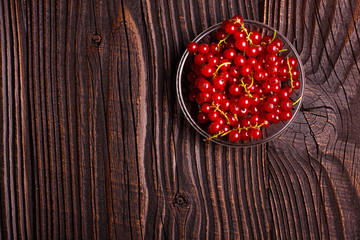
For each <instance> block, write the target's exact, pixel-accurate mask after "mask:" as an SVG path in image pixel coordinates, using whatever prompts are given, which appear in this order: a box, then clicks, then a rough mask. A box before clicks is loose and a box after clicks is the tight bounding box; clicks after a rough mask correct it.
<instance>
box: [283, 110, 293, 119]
mask: <svg viewBox="0 0 360 240" xmlns="http://www.w3.org/2000/svg"><path fill="white" fill-rule="evenodd" d="M291 118H292V112H290V111H284V112H281V114H280V119H281V120H282V121H288V120H290V119H291Z"/></svg>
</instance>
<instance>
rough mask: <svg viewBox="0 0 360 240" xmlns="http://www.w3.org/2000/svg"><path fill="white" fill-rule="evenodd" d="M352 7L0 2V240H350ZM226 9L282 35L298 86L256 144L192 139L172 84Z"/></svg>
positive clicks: (358, 190) (357, 231) (353, 223)
mask: <svg viewBox="0 0 360 240" xmlns="http://www.w3.org/2000/svg"><path fill="white" fill-rule="evenodd" d="M359 6H360V4H359V2H358V1H353V0H345V1H332V0H300V1H290V0H283V1H280V0H264V1H261V0H259V1H258V0H243V1H235V0H221V1H215V0H210V1H205V0H198V1H185V0H180V1H173V0H156V1H150V0H133V1H130V0H112V1H111V0H93V1H85V0H78V1H56V0H40V1H27V0H15V1H11V0H5V1H2V2H1V3H0V56H1V57H0V71H1V74H0V79H1V81H0V89H1V93H0V113H1V114H0V136H1V144H0V186H1V187H0V203H1V210H0V211H1V212H0V239H360V186H359V183H360V175H359V174H358V173H359V169H360V148H359V145H360V137H359V136H360V125H359V124H358V123H359V121H360V107H359V104H358V103H359V102H360V95H359V94H358V92H359V91H360V83H359V80H360V77H359V73H360V68H359V56H360V44H359V43H360V40H359V39H360V33H359V30H358V29H359V28H360V21H359ZM235 14H241V15H242V16H244V18H247V19H253V20H258V21H262V22H264V23H266V24H269V25H270V26H273V27H275V28H277V29H278V30H279V31H280V32H281V33H283V34H284V35H286V36H287V37H288V38H289V39H290V41H291V42H293V44H294V45H295V46H296V48H297V50H298V52H299V53H300V56H301V59H302V62H303V64H304V66H305V71H306V93H305V97H304V103H303V106H302V109H301V112H300V114H299V115H298V117H297V118H296V121H295V123H293V124H292V125H291V127H290V129H289V130H288V131H286V132H285V133H284V134H282V135H281V136H280V137H279V138H278V139H276V140H274V141H272V142H270V143H268V144H266V145H262V146H258V147H253V148H245V149H235V148H226V147H222V146H218V145H215V144H213V143H204V142H203V140H202V137H201V136H200V135H199V134H197V133H196V131H195V129H193V128H192V127H191V126H190V124H189V123H188V122H187V121H186V119H185V117H184V115H183V114H182V112H181V109H180V108H179V105H178V103H177V99H176V91H175V75H176V70H177V65H178V63H179V60H180V58H181V55H182V53H183V51H184V50H185V47H186V44H187V42H189V41H191V40H192V39H193V38H194V37H195V36H196V35H198V34H199V33H200V32H201V31H203V30H204V29H206V28H207V27H209V26H211V25H213V24H215V23H218V22H221V21H222V20H224V19H226V18H229V17H231V16H232V15H235Z"/></svg>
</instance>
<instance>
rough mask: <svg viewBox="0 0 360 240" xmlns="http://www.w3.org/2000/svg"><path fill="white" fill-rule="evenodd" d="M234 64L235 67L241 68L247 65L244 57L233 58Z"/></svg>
mask: <svg viewBox="0 0 360 240" xmlns="http://www.w3.org/2000/svg"><path fill="white" fill-rule="evenodd" d="M233 63H234V64H235V66H238V67H241V66H243V65H245V63H246V58H245V57H244V56H243V55H240V54H239V55H236V56H235V57H234V58H233Z"/></svg>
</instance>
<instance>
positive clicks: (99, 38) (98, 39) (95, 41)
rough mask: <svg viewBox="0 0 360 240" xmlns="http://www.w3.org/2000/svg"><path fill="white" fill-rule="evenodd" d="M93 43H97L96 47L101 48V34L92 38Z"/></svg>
mask: <svg viewBox="0 0 360 240" xmlns="http://www.w3.org/2000/svg"><path fill="white" fill-rule="evenodd" d="M92 41H93V43H95V45H97V46H99V45H100V43H101V36H100V35H99V34H95V35H94V36H93V37H92Z"/></svg>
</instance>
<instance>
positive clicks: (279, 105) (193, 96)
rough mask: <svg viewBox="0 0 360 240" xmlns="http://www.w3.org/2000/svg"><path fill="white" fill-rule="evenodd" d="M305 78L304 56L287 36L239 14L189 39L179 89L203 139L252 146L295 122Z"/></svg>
mask: <svg viewBox="0 0 360 240" xmlns="http://www.w3.org/2000/svg"><path fill="white" fill-rule="evenodd" d="M304 79H305V78H304V70H303V66H302V63H301V61H300V57H299V55H298V53H297V51H296V49H295V47H294V46H293V45H292V44H291V42H290V41H289V40H288V39H287V38H286V37H285V36H283V35H282V34H281V33H279V32H277V31H276V30H275V29H273V28H272V27H270V26H267V25H265V24H263V23H260V22H256V21H251V20H244V19H243V18H242V17H241V16H239V15H236V16H234V17H233V18H231V19H228V20H225V21H224V22H222V23H219V24H216V25H214V26H212V27H210V28H208V29H206V30H205V31H204V32H202V33H201V34H200V35H198V36H197V37H196V38H195V39H194V40H193V41H192V42H190V43H188V45H187V50H186V51H185V53H184V54H183V56H182V58H181V61H180V64H179V67H178V71H177V76H176V90H177V96H178V100H179V103H180V107H181V109H182V111H183V113H184V114H185V117H186V118H187V120H188V121H189V122H190V123H191V125H192V126H193V127H194V128H195V129H196V130H197V131H198V132H199V133H200V134H201V135H202V136H203V139H204V141H213V142H215V143H218V144H221V145H225V146H234V147H249V146H254V145H258V144H261V143H266V142H268V141H270V140H272V139H274V138H276V137H278V136H279V135H280V134H281V133H283V132H284V131H285V130H286V128H287V127H288V126H289V125H290V124H291V123H292V122H293V120H294V118H295V116H296V114H297V113H298V111H299V109H300V106H301V102H302V96H303V94H304V87H305V85H304V84H305V81H304Z"/></svg>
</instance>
